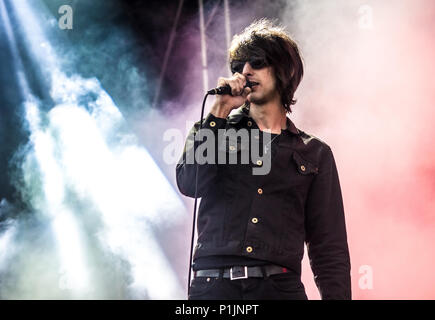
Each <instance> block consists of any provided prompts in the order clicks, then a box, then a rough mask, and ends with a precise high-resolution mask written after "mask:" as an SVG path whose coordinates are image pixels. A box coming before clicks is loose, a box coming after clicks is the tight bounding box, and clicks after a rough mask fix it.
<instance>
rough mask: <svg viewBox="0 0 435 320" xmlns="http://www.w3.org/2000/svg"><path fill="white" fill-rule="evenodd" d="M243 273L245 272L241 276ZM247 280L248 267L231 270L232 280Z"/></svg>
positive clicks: (232, 268)
mask: <svg viewBox="0 0 435 320" xmlns="http://www.w3.org/2000/svg"><path fill="white" fill-rule="evenodd" d="M233 270H234V271H233ZM242 271H243V273H242V275H239V273H241V272H242ZM234 273H235V274H234ZM247 278H248V266H237V267H231V268H230V279H231V280H237V279H247Z"/></svg>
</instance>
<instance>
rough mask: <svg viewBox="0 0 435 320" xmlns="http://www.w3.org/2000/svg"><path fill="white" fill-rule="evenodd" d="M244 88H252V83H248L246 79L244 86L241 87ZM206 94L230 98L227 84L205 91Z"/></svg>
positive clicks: (229, 89)
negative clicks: (225, 95) (226, 95)
mask: <svg viewBox="0 0 435 320" xmlns="http://www.w3.org/2000/svg"><path fill="white" fill-rule="evenodd" d="M245 88H252V82H250V81H249V80H247V79H246V84H245V86H244V87H243V89H245ZM207 93H208V94H219V95H223V94H229V95H230V96H232V94H231V87H230V85H229V84H226V85H224V86H221V87H217V88H214V89H211V90H209V91H207Z"/></svg>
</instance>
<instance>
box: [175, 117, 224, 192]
mask: <svg viewBox="0 0 435 320" xmlns="http://www.w3.org/2000/svg"><path fill="white" fill-rule="evenodd" d="M226 122H227V120H226V119H224V118H218V117H215V116H214V115H213V114H211V113H209V114H208V115H207V116H206V117H205V118H204V120H203V124H202V129H201V130H200V129H199V127H200V122H199V121H198V122H196V123H195V124H194V126H193V127H192V129H191V130H190V132H189V134H188V136H187V139H186V142H185V145H184V150H183V155H182V156H181V158H180V160H179V161H178V163H177V166H176V178H177V186H178V189H179V190H180V192H181V193H182V194H184V195H185V196H188V197H192V198H193V197H195V174H196V164H198V197H202V196H204V195H205V194H206V192H207V187H208V186H210V184H211V183H213V182H214V180H215V179H216V176H217V161H216V160H217V137H218V134H217V132H218V130H219V129H222V128H225V126H226ZM206 130H208V132H207V133H208V134H207V135H206V134H204V135H203V134H201V133H202V132H204V131H206ZM211 133H212V134H213V136H214V137H213V138H214V140H215V143H214V144H213V146H214V154H215V157H214V161H213V163H211V161H210V162H208V161H207V162H206V163H201V161H197V159H196V157H195V151H196V150H197V148H198V147H199V146H200V145H202V144H203V143H205V142H207V139H209V138H210V134H211ZM198 135H199V136H198ZM201 136H202V137H203V139H201V140H199V139H198V137H201ZM195 137H196V138H195ZM208 143H209V144H208V145H209V146H210V145H211V144H210V141H209V142H208ZM207 151H208V150H207V148H205V153H204V156H206V155H207Z"/></svg>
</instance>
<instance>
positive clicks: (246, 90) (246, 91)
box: [242, 87, 252, 98]
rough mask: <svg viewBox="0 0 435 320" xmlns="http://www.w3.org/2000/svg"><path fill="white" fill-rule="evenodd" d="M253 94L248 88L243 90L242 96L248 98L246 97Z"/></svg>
mask: <svg viewBox="0 0 435 320" xmlns="http://www.w3.org/2000/svg"><path fill="white" fill-rule="evenodd" d="M251 92H252V90H251V88H249V87H246V88H244V89H243V93H242V96H243V97H244V98H246V97H247V96H248V94H250V93H251Z"/></svg>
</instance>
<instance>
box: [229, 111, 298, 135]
mask: <svg viewBox="0 0 435 320" xmlns="http://www.w3.org/2000/svg"><path fill="white" fill-rule="evenodd" d="M243 118H249V107H247V106H246V105H243V106H241V107H240V108H237V109H236V111H235V112H233V113H232V114H231V115H230V116H229V117H228V123H230V124H236V123H239V122H240V120H242V119H243ZM286 121H287V128H286V129H284V130H287V131H289V132H291V133H293V134H296V135H299V134H300V131H299V129H298V128H296V126H295V124H294V123H293V122H292V121H291V120H290V118H289V117H286Z"/></svg>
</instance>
